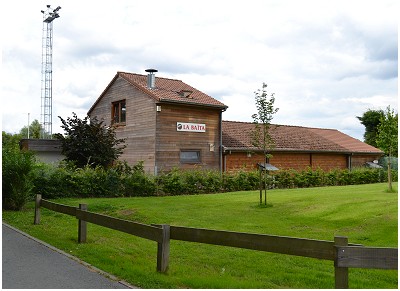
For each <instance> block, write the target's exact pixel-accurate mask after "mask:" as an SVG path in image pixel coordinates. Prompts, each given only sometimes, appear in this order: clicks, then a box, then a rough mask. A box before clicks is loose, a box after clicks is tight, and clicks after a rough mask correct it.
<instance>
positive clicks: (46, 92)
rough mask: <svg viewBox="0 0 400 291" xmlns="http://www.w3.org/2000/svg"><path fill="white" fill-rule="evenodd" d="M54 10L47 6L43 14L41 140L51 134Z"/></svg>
mask: <svg viewBox="0 0 400 291" xmlns="http://www.w3.org/2000/svg"><path fill="white" fill-rule="evenodd" d="M60 9H61V7H60V6H58V7H57V8H56V9H54V10H53V9H52V8H50V5H47V10H46V11H44V10H42V11H41V12H42V13H43V30H42V86H41V114H40V117H41V125H42V132H41V138H51V137H52V133H53V128H52V127H53V122H52V120H53V112H52V111H53V108H52V107H53V104H52V103H53V101H52V97H53V96H52V95H53V92H52V91H53V89H52V83H53V68H52V67H53V20H54V19H56V18H58V17H60V15H59V14H58V11H59V10H60Z"/></svg>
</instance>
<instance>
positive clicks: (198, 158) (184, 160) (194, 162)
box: [179, 149, 201, 164]
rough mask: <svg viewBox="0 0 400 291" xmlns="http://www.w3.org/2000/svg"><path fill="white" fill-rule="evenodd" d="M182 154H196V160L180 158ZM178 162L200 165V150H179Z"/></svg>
mask: <svg viewBox="0 0 400 291" xmlns="http://www.w3.org/2000/svg"><path fill="white" fill-rule="evenodd" d="M183 153H197V159H196V160H195V159H187V158H182V154H183ZM179 162H180V163H181V164H201V150H199V149H181V150H180V151H179Z"/></svg>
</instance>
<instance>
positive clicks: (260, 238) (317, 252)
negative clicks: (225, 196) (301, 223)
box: [171, 226, 335, 260]
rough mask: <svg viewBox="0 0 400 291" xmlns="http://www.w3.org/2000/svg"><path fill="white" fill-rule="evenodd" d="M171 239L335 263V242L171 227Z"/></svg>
mask: <svg viewBox="0 0 400 291" xmlns="http://www.w3.org/2000/svg"><path fill="white" fill-rule="evenodd" d="M171 239H175V240H182V241H189V242H198V243H206V244H214V245H222V246H230V247H237V248H244V249H251V250H258V251H265V252H273V253H279V254H287V255H295V256H302V257H309V258H316V259H324V260H334V258H335V249H334V243H333V242H332V241H321V240H310V239H303V238H293V237H284V236H273V235H265V234H252V233H240V232H230V231H220V230H210V229H199V228H189V227H180V226H171Z"/></svg>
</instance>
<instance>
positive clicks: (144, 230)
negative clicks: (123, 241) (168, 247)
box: [76, 209, 162, 242]
mask: <svg viewBox="0 0 400 291" xmlns="http://www.w3.org/2000/svg"><path fill="white" fill-rule="evenodd" d="M76 218H78V219H80V220H84V221H87V222H91V223H94V224H97V225H101V226H104V227H108V228H111V229H115V230H119V231H122V232H126V233H129V234H132V235H136V236H139V237H142V238H146V239H149V240H152V241H156V242H162V229H160V228H157V227H154V226H150V225H146V224H141V223H137V222H133V221H129V220H123V219H119V218H115V217H111V216H107V215H103V214H97V213H94V212H89V211H84V210H80V209H77V210H76Z"/></svg>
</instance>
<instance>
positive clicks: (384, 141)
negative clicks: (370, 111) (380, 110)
mask: <svg viewBox="0 0 400 291" xmlns="http://www.w3.org/2000/svg"><path fill="white" fill-rule="evenodd" d="M376 142H377V145H378V147H379V148H380V149H381V150H383V151H384V152H385V154H386V155H387V156H388V158H389V159H388V186H389V192H392V191H393V187H392V170H391V158H392V157H393V156H397V155H398V114H397V113H396V114H395V113H394V110H393V109H391V108H390V106H388V107H387V108H386V111H385V112H384V114H383V115H382V116H381V119H380V124H379V126H378V135H377V138H376Z"/></svg>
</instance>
